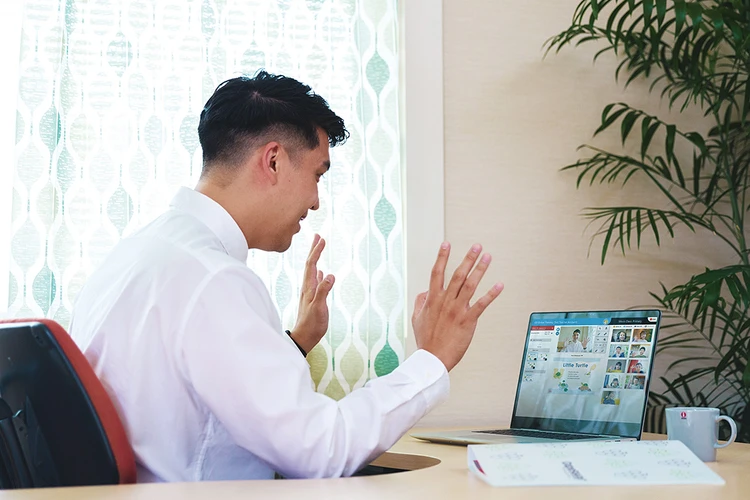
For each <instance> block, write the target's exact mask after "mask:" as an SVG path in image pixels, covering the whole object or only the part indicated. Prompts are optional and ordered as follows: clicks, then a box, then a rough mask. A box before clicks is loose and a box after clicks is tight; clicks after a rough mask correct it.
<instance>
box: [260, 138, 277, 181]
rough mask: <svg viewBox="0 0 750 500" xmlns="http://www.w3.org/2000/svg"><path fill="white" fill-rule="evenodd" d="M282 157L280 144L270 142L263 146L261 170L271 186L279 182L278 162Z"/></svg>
mask: <svg viewBox="0 0 750 500" xmlns="http://www.w3.org/2000/svg"><path fill="white" fill-rule="evenodd" d="M280 156H281V145H280V144H279V143H278V142H269V143H268V144H266V145H265V146H263V153H262V155H261V170H262V174H263V177H265V178H266V179H267V180H268V181H269V182H270V183H271V184H276V183H277V182H278V180H279V169H278V162H279V159H280Z"/></svg>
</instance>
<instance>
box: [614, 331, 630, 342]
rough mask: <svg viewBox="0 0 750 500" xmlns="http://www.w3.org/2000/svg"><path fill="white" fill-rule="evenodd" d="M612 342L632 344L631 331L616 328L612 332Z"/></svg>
mask: <svg viewBox="0 0 750 500" xmlns="http://www.w3.org/2000/svg"><path fill="white" fill-rule="evenodd" d="M612 342H630V329H627V328H615V329H614V330H612Z"/></svg>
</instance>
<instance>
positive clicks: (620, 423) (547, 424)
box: [511, 310, 661, 438]
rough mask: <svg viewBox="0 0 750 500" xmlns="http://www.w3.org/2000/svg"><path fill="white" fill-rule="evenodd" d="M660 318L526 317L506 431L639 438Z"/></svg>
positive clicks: (606, 314)
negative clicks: (516, 383) (538, 431)
mask: <svg viewBox="0 0 750 500" xmlns="http://www.w3.org/2000/svg"><path fill="white" fill-rule="evenodd" d="M660 319H661V312H660V311H658V310H642V311H597V312H568V313H532V314H531V318H530V320H529V329H528V332H527V335H526V348H525V350H524V355H523V361H522V363H521V375H520V376H519V380H518V389H517V390H516V402H515V406H514V408H513V419H512V421H511V427H513V428H522V429H540V430H548V431H560V432H577V433H590V434H606V435H612V436H623V437H634V438H640V435H641V426H642V422H643V417H644V413H645V411H646V397H647V395H648V386H649V379H650V376H651V370H652V368H653V360H654V348H655V347H656V340H657V336H658V331H659V321H660Z"/></svg>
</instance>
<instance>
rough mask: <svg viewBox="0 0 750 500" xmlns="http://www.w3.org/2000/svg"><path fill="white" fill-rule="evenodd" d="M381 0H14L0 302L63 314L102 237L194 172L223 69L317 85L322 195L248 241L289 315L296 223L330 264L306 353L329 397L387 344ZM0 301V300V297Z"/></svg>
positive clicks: (395, 197)
mask: <svg viewBox="0 0 750 500" xmlns="http://www.w3.org/2000/svg"><path fill="white" fill-rule="evenodd" d="M396 20H397V12H396V3H395V0H270V1H266V0H235V1H232V0H225V1H221V0H214V1H211V0H192V1H190V0H165V1H158V0H131V1H127V0H99V1H86V0H60V1H55V0H30V1H27V2H26V5H25V10H24V14H23V25H22V26H23V30H22V42H21V55H20V82H19V99H18V108H17V121H16V123H17V126H16V158H15V166H14V169H15V172H14V176H13V190H12V200H13V201H12V214H11V221H12V222H11V235H10V236H11V237H10V238H2V239H0V244H8V241H9V242H10V246H11V259H10V265H9V268H10V273H9V300H8V312H9V314H10V315H12V316H16V317H27V316H32V317H33V316H37V317H38V316H47V317H51V318H54V319H56V320H57V321H59V322H60V323H61V324H63V325H64V326H67V325H68V323H69V320H70V313H71V309H72V306H73V303H74V301H75V297H76V294H77V293H78V291H79V290H80V289H81V287H82V286H83V284H84V283H85V281H86V279H87V277H88V276H89V275H90V274H91V272H92V271H93V270H94V269H95V268H96V267H97V266H98V265H99V264H100V263H101V262H102V259H103V257H104V256H105V255H106V254H107V253H108V252H109V250H110V249H111V248H112V246H113V245H115V244H116V243H117V242H118V241H119V239H120V238H121V237H123V236H126V235H128V234H129V233H131V232H132V231H134V230H135V229H137V228H138V227H140V226H142V225H143V224H145V223H147V222H148V221H150V220H152V219H153V218H154V217H155V216H156V215H157V214H158V213H160V212H162V211H163V210H164V209H165V208H166V207H167V205H168V203H169V200H170V199H171V197H172V195H173V194H174V192H175V191H176V189H177V187H179V186H181V185H187V186H191V187H192V186H193V185H194V184H195V182H196V181H197V179H198V176H199V175H200V170H201V150H200V145H199V143H198V135H197V130H196V128H197V124H198V117H199V114H200V111H201V109H202V106H203V104H204V102H205V101H206V100H207V99H208V97H209V96H210V95H211V94H212V93H213V91H214V89H215V88H216V86H217V85H218V84H219V83H220V82H222V81H223V80H225V79H227V78H230V77H233V76H237V75H240V74H253V73H255V72H256V71H257V70H258V69H259V68H265V69H267V70H268V71H270V72H274V73H281V74H285V75H287V76H291V77H294V78H297V79H299V80H301V81H303V82H305V83H307V84H309V85H311V86H312V87H313V88H314V90H315V91H316V92H317V93H319V94H321V95H322V96H323V97H325V98H326V99H327V100H328V102H329V104H330V105H331V108H332V109H333V110H334V111H335V112H336V113H337V114H339V115H341V116H342V117H343V118H344V120H345V121H346V124H347V127H348V129H349V131H350V132H351V138H350V139H349V141H348V142H347V143H346V145H344V146H343V147H337V148H333V149H332V151H331V160H332V164H333V165H332V168H331V170H330V172H329V173H328V174H327V175H326V176H325V177H324V178H323V180H322V181H321V183H320V196H321V208H320V210H318V211H317V212H314V213H311V214H310V216H309V217H308V218H307V219H306V224H304V226H305V227H303V230H302V232H301V233H300V234H299V235H298V236H297V238H295V242H294V244H293V246H292V248H291V249H290V250H289V251H287V252H286V253H284V254H274V253H263V252H257V251H255V252H251V256H250V258H249V262H248V263H249V265H250V266H251V267H252V268H253V269H254V270H255V271H256V272H257V273H258V274H259V275H260V276H261V278H263V280H264V281H265V282H266V284H267V285H268V287H269V289H270V291H271V296H272V298H273V300H274V301H275V303H276V305H277V306H278V309H279V312H280V314H281V318H282V324H283V325H285V327H286V328H291V327H292V326H293V325H294V322H295V319H296V313H297V306H298V304H297V302H298V297H299V282H300V278H301V272H302V269H303V267H304V261H305V258H306V256H307V253H308V249H309V246H310V244H311V241H312V236H313V234H314V233H315V232H319V233H321V234H322V235H323V237H325V238H326V239H327V241H328V246H327V248H326V251H325V253H324V256H323V259H322V262H321V267H322V268H323V269H324V270H325V271H326V272H331V273H333V274H335V275H336V284H335V286H334V291H333V292H332V295H331V297H330V299H329V302H330V306H331V323H330V328H329V331H328V333H327V335H326V338H325V339H324V340H323V341H322V342H321V343H320V344H319V345H318V346H317V347H316V348H315V349H314V350H313V351H312V352H311V353H310V355H309V356H308V359H309V362H310V366H311V371H312V374H313V379H314V380H315V382H316V384H317V385H318V390H319V391H321V392H325V393H326V394H328V395H330V396H332V397H335V398H340V397H342V396H343V395H345V394H346V393H348V392H350V391H351V390H352V389H354V388H356V387H359V386H361V385H363V384H364V383H365V382H366V381H367V380H368V379H369V378H372V377H375V376H379V375H383V374H386V373H389V372H390V371H391V370H393V369H394V368H395V367H396V366H397V365H398V363H399V361H400V360H401V359H403V355H404V338H405V321H404V319H405V318H404V316H405V311H404V308H403V302H404V291H405V284H404V269H403V263H404V258H403V257H404V256H403V232H402V226H403V221H402V213H401V196H402V187H401V170H400V162H399V130H398V81H397V79H398V56H397V43H396V42H397V40H396V38H397V26H396ZM2 306H3V305H2V304H0V307H2Z"/></svg>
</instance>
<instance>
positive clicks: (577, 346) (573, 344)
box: [563, 328, 587, 352]
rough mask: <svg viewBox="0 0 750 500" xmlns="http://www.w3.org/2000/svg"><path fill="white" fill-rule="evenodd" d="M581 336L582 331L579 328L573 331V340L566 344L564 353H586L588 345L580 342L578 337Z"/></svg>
mask: <svg viewBox="0 0 750 500" xmlns="http://www.w3.org/2000/svg"><path fill="white" fill-rule="evenodd" d="M580 336H581V330H579V329H578V328H576V329H575V330H573V338H572V339H571V340H569V341H568V342H567V343H566V344H565V348H564V349H563V352H584V351H585V350H586V343H581V341H579V340H578V337H580ZM586 342H587V341H586Z"/></svg>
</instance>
